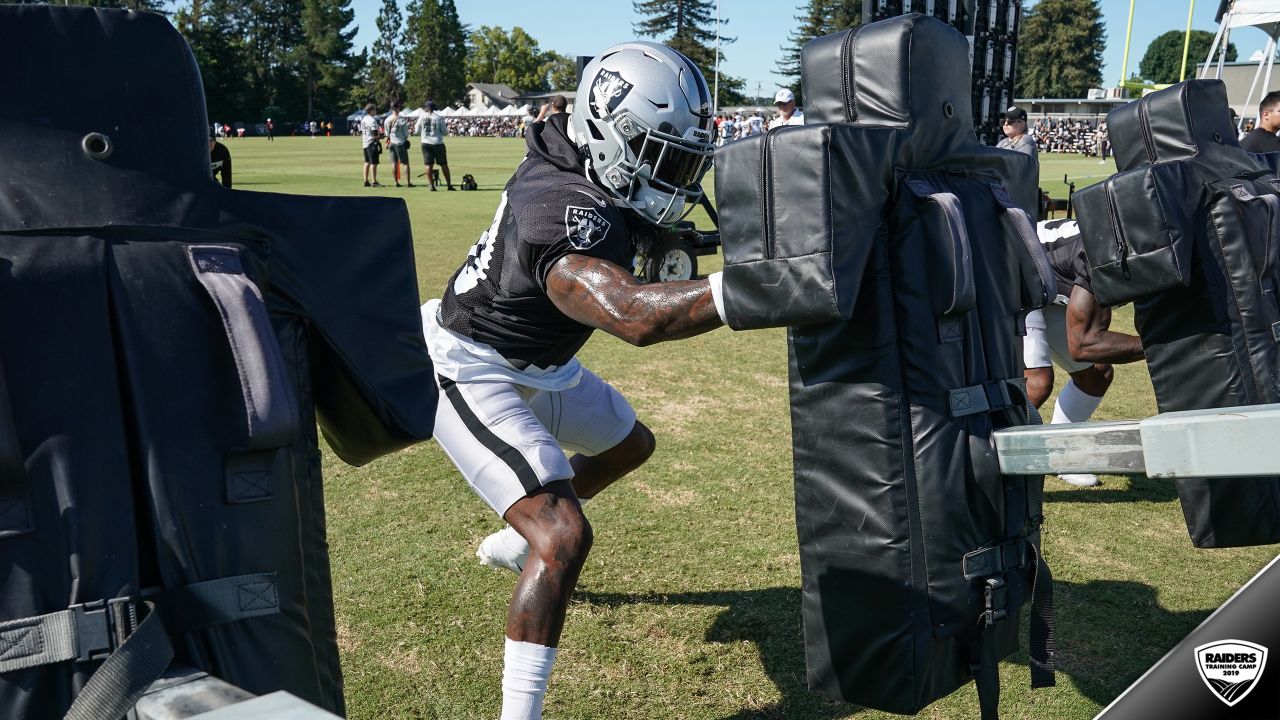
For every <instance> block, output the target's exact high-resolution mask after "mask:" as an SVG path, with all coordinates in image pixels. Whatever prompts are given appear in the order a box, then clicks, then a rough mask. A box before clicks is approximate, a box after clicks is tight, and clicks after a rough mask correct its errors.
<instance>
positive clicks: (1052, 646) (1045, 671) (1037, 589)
mask: <svg viewBox="0 0 1280 720" xmlns="http://www.w3.org/2000/svg"><path fill="white" fill-rule="evenodd" d="M1027 512H1028V514H1029V515H1030V521H1031V526H1032V528H1033V530H1032V533H1031V537H1030V538H1028V540H1029V541H1030V542H1029V545H1030V546H1031V551H1032V552H1033V553H1035V560H1036V570H1035V575H1033V576H1032V580H1031V637H1030V640H1029V642H1030V644H1031V647H1030V648H1029V655H1030V658H1031V662H1030V665H1031V687H1032V688H1042V687H1053V686H1054V685H1056V684H1057V679H1056V678H1055V677H1054V665H1055V661H1054V656H1055V655H1056V654H1057V644H1056V643H1055V641H1054V633H1053V573H1052V572H1051V571H1050V570H1049V564H1048V563H1046V562H1045V561H1044V553H1043V552H1041V548H1040V523H1041V522H1042V521H1043V519H1044V478H1043V477H1032V478H1028V479H1027Z"/></svg>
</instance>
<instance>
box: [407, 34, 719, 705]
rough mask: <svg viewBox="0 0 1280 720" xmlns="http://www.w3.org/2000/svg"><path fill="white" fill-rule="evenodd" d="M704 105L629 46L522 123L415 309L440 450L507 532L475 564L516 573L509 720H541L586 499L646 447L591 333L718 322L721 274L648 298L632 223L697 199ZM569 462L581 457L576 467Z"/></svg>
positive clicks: (663, 218) (702, 93)
mask: <svg viewBox="0 0 1280 720" xmlns="http://www.w3.org/2000/svg"><path fill="white" fill-rule="evenodd" d="M711 121H712V113H711V93H710V91H709V90H708V88H707V82H706V80H705V79H704V78H703V77H702V73H701V72H699V71H698V69H697V66H696V65H694V64H693V63H692V62H691V61H690V60H689V59H688V58H686V57H685V56H683V55H681V54H680V53H678V52H676V51H675V50H672V49H670V48H668V47H665V46H663V45H659V44H656V43H649V42H630V43H624V44H622V45H618V46H615V47H612V48H610V49H608V50H606V51H604V52H603V53H601V54H600V55H599V56H598V57H597V58H596V59H594V60H592V61H591V63H590V64H588V65H587V66H586V68H585V69H584V70H583V75H582V81H581V83H580V84H579V86H578V94H577V101H576V103H575V106H574V111H573V113H571V114H570V113H562V112H561V113H553V114H551V115H549V116H548V117H547V118H546V119H545V120H544V121H543V122H535V123H533V124H532V125H531V126H530V129H529V132H528V135H527V136H526V138H525V144H526V146H527V148H528V152H527V154H526V155H525V158H524V160H523V161H522V162H521V163H520V165H519V167H518V168H517V169H516V172H515V175H514V176H513V177H512V178H511V180H509V181H508V182H507V185H506V187H505V188H504V189H503V192H502V195H501V196H500V197H499V199H498V208H497V210H496V211H495V213H494V216H493V223H492V225H490V226H489V228H488V230H486V231H485V232H484V233H483V234H481V236H480V240H479V241H478V242H477V243H476V244H475V246H474V247H473V248H472V249H471V252H470V254H469V256H468V257H467V260H466V262H464V263H463V265H462V267H460V268H459V269H458V270H457V272H455V273H454V274H453V277H451V278H450V279H449V283H448V285H447V287H446V288H445V292H444V297H443V299H442V300H432V301H430V302H428V303H427V304H426V305H424V306H423V308H422V319H423V332H424V335H425V337H426V340H427V346H428V349H429V350H430V353H431V359H432V361H433V363H434V365H435V370H436V373H437V382H438V383H439V387H440V404H439V408H438V410H437V414H436V424H435V438H436V440H437V441H438V442H439V443H440V446H441V447H442V448H443V449H444V450H445V453H446V454H447V455H448V456H449V458H450V459H451V460H452V461H453V462H454V464H455V465H457V467H458V469H459V471H460V472H461V473H462V475H463V477H465V479H466V481H467V483H468V484H469V485H470V486H471V488H472V489H473V490H474V491H475V492H476V493H477V494H479V495H480V496H481V497H482V498H483V499H484V500H485V501H486V502H487V503H488V504H489V505H490V507H492V508H493V510H494V511H495V512H496V513H497V514H498V515H499V516H500V517H502V518H503V519H504V520H506V522H507V523H508V524H509V527H507V528H505V529H503V530H500V531H498V532H496V533H493V534H492V535H490V536H489V537H487V538H485V540H484V541H483V542H482V543H481V544H480V549H479V550H478V551H477V553H476V555H477V556H478V557H479V558H480V559H481V562H483V563H485V564H487V565H492V566H494V567H500V568H506V569H509V570H511V571H512V572H515V573H517V574H519V576H520V579H519V581H518V582H517V584H516V589H515V593H514V597H513V598H512V600H511V603H510V605H509V607H508V610H507V625H506V638H507V639H506V652H505V655H504V669H503V683H502V688H503V710H502V717H503V718H504V719H506V720H512V719H519V720H536V719H537V718H541V717H542V699H543V695H544V693H545V692H546V687H547V679H548V678H549V676H550V673H551V666H552V664H553V663H554V661H555V654H556V647H557V646H558V645H559V639H560V632H561V629H562V627H563V625H564V619H565V609H566V606H567V605H568V602H569V597H570V595H571V594H572V592H573V589H574V587H575V585H576V584H577V580H578V574H579V572H580V571H581V570H582V566H583V563H584V562H585V561H586V557H587V552H588V551H589V550H590V548H591V537H592V534H591V526H590V524H589V523H588V522H587V519H586V517H585V516H584V515H583V512H582V503H584V502H585V501H586V500H587V499H589V498H591V497H594V496H595V495H596V494H597V493H599V492H600V491H601V490H603V489H604V488H606V487H608V486H609V485H610V484H611V483H613V482H614V481H615V480H618V479H619V478H621V477H622V476H624V475H626V474H627V473H629V472H631V471H632V470H635V469H636V468H638V467H639V466H640V465H641V464H643V463H644V462H645V461H646V460H648V458H649V456H650V455H651V454H652V453H653V450H654V442H655V441H654V437H653V434H652V433H651V432H650V431H649V429H648V428H647V427H645V425H644V424H643V423H641V422H640V421H639V420H637V419H636V413H635V411H634V410H633V409H632V408H631V406H630V404H629V403H628V402H627V400H626V398H624V397H623V396H622V394H621V393H619V392H618V391H617V390H616V389H614V388H613V387H612V386H610V385H609V384H608V383H607V382H605V381H604V380H603V379H601V378H600V377H599V376H597V375H595V374H594V373H592V372H591V371H590V370H588V369H587V368H585V367H583V366H582V364H581V363H580V362H579V361H578V359H577V358H576V357H575V356H576V355H577V353H578V350H579V349H580V348H581V347H582V346H583V344H584V343H586V342H587V339H588V338H589V337H590V336H591V334H592V332H593V331H594V330H596V329H600V330H604V331H605V332H607V333H609V334H611V335H614V336H616V337H618V338H620V339H622V340H623V341H625V342H628V343H631V344H633V345H648V344H651V343H656V342H661V341H665V340H676V339H680V338H687V337H690V336H693V335H697V334H699V333H704V332H707V331H709V330H713V329H715V328H717V327H720V326H721V325H722V324H724V313H723V309H722V308H723V304H722V302H721V301H720V286H719V282H720V277H719V274H718V273H717V274H714V275H712V276H711V277H710V278H705V279H700V280H688V281H683V282H665V283H656V284H652V285H643V284H640V283H639V281H637V280H636V278H635V276H634V275H633V274H632V273H631V270H630V265H631V261H632V258H633V257H634V255H635V247H634V238H633V235H632V233H633V231H634V228H636V227H637V226H640V227H647V226H658V227H670V226H672V225H674V224H675V223H676V222H678V221H679V220H680V218H682V217H683V216H684V215H685V213H686V212H687V209H689V208H690V207H691V206H692V205H693V204H695V203H696V202H697V201H698V200H699V198H701V196H702V187H701V185H700V182H701V179H702V175H703V173H704V172H705V170H706V168H707V165H708V163H709V161H710V158H711V153H712V151H713V150H714V146H713V144H712V129H713V126H712V122H711ZM566 453H573V455H572V457H568V456H567V455H566Z"/></svg>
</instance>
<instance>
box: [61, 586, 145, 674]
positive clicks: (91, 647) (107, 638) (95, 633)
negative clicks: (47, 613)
mask: <svg viewBox="0 0 1280 720" xmlns="http://www.w3.org/2000/svg"><path fill="white" fill-rule="evenodd" d="M67 609H68V610H70V611H71V613H72V617H73V618H74V619H75V624H76V662H90V661H94V660H102V659H104V658H106V657H108V656H110V655H111V653H112V652H114V651H115V649H116V648H117V647H119V646H120V645H121V644H123V643H124V641H125V640H126V639H127V638H128V637H129V635H131V634H133V631H134V630H136V629H137V628H138V613H137V608H136V607H135V605H134V600H133V598H127V597H125V598H112V599H110V600H93V601H91V602H87V603H80V604H78V605H72V606H71V607H69V608H67Z"/></svg>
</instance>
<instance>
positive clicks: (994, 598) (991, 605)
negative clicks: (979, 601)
mask: <svg viewBox="0 0 1280 720" xmlns="http://www.w3.org/2000/svg"><path fill="white" fill-rule="evenodd" d="M1008 595H1009V594H1008V588H1007V587H1006V586H1005V582H1004V578H1000V577H992V578H987V582H986V587H985V589H984V590H983V601H984V603H985V610H984V611H983V613H982V618H983V620H985V621H986V624H987V625H994V624H995V623H997V622H999V621H1001V620H1003V619H1005V618H1006V617H1008V615H1009V610H1008Z"/></svg>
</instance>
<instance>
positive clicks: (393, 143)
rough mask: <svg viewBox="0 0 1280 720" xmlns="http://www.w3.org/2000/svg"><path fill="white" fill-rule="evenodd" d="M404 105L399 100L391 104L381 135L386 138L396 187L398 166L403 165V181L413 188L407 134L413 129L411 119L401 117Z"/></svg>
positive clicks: (398, 182) (398, 173)
mask: <svg viewBox="0 0 1280 720" xmlns="http://www.w3.org/2000/svg"><path fill="white" fill-rule="evenodd" d="M403 109H404V104H403V103H401V102H400V101H399V100H396V101H395V102H393V103H391V114H390V115H388V116H387V119H386V120H384V121H383V124H382V125H383V133H384V134H386V136H387V150H388V151H390V153H391V162H392V163H393V165H394V170H395V176H396V187H400V166H401V165H404V179H405V182H407V183H409V187H413V180H412V178H413V175H411V174H409V133H410V131H411V130H412V129H413V118H410V117H407V116H405V115H401V114H400V111H401V110H403Z"/></svg>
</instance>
